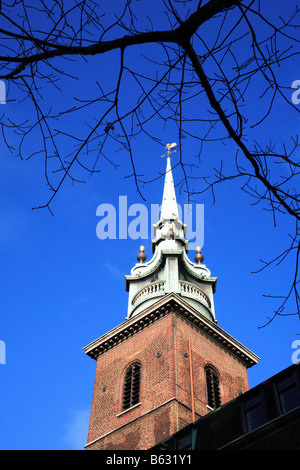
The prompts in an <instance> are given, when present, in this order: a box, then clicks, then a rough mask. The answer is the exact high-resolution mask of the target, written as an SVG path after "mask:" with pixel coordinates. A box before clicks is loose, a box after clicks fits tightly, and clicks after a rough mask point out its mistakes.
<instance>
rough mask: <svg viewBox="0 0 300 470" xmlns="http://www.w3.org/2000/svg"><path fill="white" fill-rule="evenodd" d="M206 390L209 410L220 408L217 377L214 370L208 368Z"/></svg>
mask: <svg viewBox="0 0 300 470" xmlns="http://www.w3.org/2000/svg"><path fill="white" fill-rule="evenodd" d="M205 371H206V388H207V404H208V406H210V407H211V408H214V409H215V408H218V407H219V406H221V393H220V383H219V376H218V374H217V372H216V371H215V369H214V368H213V367H211V366H208V367H207V368H206V369H205Z"/></svg>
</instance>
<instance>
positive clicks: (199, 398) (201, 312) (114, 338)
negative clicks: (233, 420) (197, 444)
mask: <svg viewBox="0 0 300 470" xmlns="http://www.w3.org/2000/svg"><path fill="white" fill-rule="evenodd" d="M153 229H154V237H155V238H154V240H153V241H152V251H153V256H152V259H151V260H150V261H149V262H146V256H145V254H144V248H143V247H141V251H140V253H139V254H138V256H137V258H138V263H137V264H136V265H135V266H134V267H133V268H132V270H131V274H130V275H129V276H125V282H126V290H127V291H128V293H129V295H128V297H129V298H128V312H127V317H126V319H125V321H124V322H123V323H121V324H120V325H118V326H116V327H115V328H114V329H113V330H111V331H109V332H108V333H106V334H104V335H103V336H102V337H100V338H98V339H96V340H95V341H93V342H92V343H91V344H89V345H88V346H86V347H85V348H84V351H85V353H86V354H87V355H89V356H90V357H91V358H93V359H95V360H96V361H97V364H96V374H95V383H94V392H93V400H92V407H91V415H90V425H89V433H88V442H87V445H86V449H87V450H144V449H150V448H151V447H152V446H154V445H155V444H157V443H159V442H160V441H162V440H164V439H166V438H167V437H168V436H171V435H172V434H174V433H175V432H177V431H178V430H179V429H181V428H182V427H184V426H186V425H187V424H189V423H191V422H193V421H195V420H196V419H198V418H200V417H201V416H204V415H206V414H207V413H210V412H211V411H212V410H214V409H216V408H218V407H219V406H221V405H222V404H224V403H226V402H228V401H229V400H232V399H233V398H235V397H236V396H237V395H238V394H239V393H241V392H242V393H244V392H245V391H247V390H248V388H249V387H248V376H247V368H248V367H251V366H253V365H254V364H256V363H257V361H258V360H259V358H258V357H257V356H256V355H255V354H253V353H252V352H251V351H249V349H247V348H246V347H245V346H243V345H242V344H241V343H240V342H238V341H237V340H236V339H234V338H233V337H231V336H230V335H229V334H228V333H226V332H225V331H224V330H222V329H221V328H220V327H219V326H218V325H217V321H216V318H215V311H214V299H213V294H214V292H215V288H216V281H217V279H216V278H215V277H212V276H211V273H210V271H209V269H208V268H207V267H206V266H205V265H204V264H203V256H202V254H201V251H200V248H199V249H197V253H196V256H195V258H194V259H195V262H192V261H190V259H189V258H188V256H187V253H188V241H187V240H186V238H185V235H186V226H185V225H184V224H183V223H182V222H181V220H180V219H179V214H178V207H177V202H176V195H175V189H174V183H173V177H172V169H171V162H170V147H168V146H167V169H166V175H165V185H164V192H163V201H162V206H161V216H160V220H159V221H158V222H157V223H156V224H155V225H154V226H153Z"/></svg>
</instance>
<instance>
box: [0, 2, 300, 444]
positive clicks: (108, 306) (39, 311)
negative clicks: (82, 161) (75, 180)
mask: <svg viewBox="0 0 300 470" xmlns="http://www.w3.org/2000/svg"><path fill="white" fill-rule="evenodd" d="M272 3H273V2H272ZM270 4H271V2H270ZM93 64H95V62H94V63H92V68H93V66H94V65H93ZM96 73H98V71H97V69H96V68H95V74H96ZM282 77H283V79H284V82H285V83H286V86H287V87H289V86H290V85H291V83H292V82H293V81H294V80H297V79H300V75H299V74H298V75H297V68H296V67H295V68H293V67H292V66H291V67H289V68H286V69H285V70H284V71H283V72H282ZM87 79H88V78H87ZM288 93H289V91H287V94H288ZM64 97H65V99H67V97H66V96H65V95H64ZM1 106H2V108H3V109H2V108H1V111H3V110H4V107H6V106H7V107H8V106H12V105H11V104H9V103H7V104H5V105H1ZM299 106H300V105H299ZM73 122H75V125H76V126H77V128H78V130H80V127H81V122H80V121H79V120H78V121H76V120H75V121H73ZM271 123H272V124H270V123H268V124H266V125H265V127H262V129H261V130H257V137H258V138H263V137H264V136H265V135H270V136H272V137H278V138H279V139H282V138H284V137H285V136H290V135H295V134H296V132H297V131H298V130H299V117H298V115H297V113H295V112H294V113H293V112H292V111H291V110H290V109H289V108H288V105H287V104H285V103H282V104H280V105H279V106H278V108H277V110H276V113H275V116H274V119H273V120H272V121H271ZM155 125H156V129H158V128H159V122H157V121H156V124H155ZM159 132H160V136H161V138H162V140H164V139H165V143H167V142H172V141H174V140H175V141H176V137H175V138H174V136H173V135H172V134H171V133H168V132H166V131H165V130H164V129H163V127H162V128H161V130H160V131H159ZM1 145H2V148H1V158H0V179H1V184H0V196H1V207H0V210H1V214H0V253H1V258H0V259H1V268H0V272H1V318H0V340H1V341H3V342H4V343H5V347H6V360H5V364H0V380H1V386H0V403H1V409H0V423H1V425H0V448H1V449H29V450H30V449H82V448H83V446H84V445H85V443H86V438H87V427H88V418H89V412H90V406H91V400H92V392H93V382H94V373H95V361H93V360H92V359H90V358H89V357H88V356H86V355H85V354H84V352H83V351H82V348H83V347H84V346H86V345H87V344H88V343H90V342H91V341H93V340H94V339H96V338H98V337H99V336H101V335H102V334H104V333H106V332H108V331H109V330H110V329H112V328H113V327H115V326H117V325H118V324H119V323H121V322H123V321H124V320H125V317H126V311H127V293H126V291H125V281H124V275H126V274H130V270H131V268H132V267H133V265H134V264H135V263H136V256H137V254H138V252H139V246H140V245H141V244H143V245H144V246H145V252H146V255H147V258H148V260H149V259H150V257H151V232H150V229H149V232H148V238H147V239H143V240H132V239H130V238H128V239H119V237H117V238H116V239H111V240H110V239H106V240H100V239H99V238H98V237H97V234H96V227H97V223H98V222H99V220H100V218H99V216H97V215H96V211H97V207H98V206H99V205H101V204H104V203H106V204H112V205H113V206H114V207H115V209H116V213H117V215H118V214H119V206H118V203H119V197H120V196H126V197H127V202H128V207H129V206H131V205H132V204H135V203H144V204H145V205H146V207H147V208H148V210H149V214H150V207H151V204H160V203H161V199H162V192H163V179H162V178H160V179H158V180H156V181H155V182H154V183H153V184H151V185H146V186H145V187H144V188H143V191H144V192H143V194H144V196H145V199H146V202H143V201H142V200H141V198H140V197H139V195H138V194H137V192H136V188H135V186H134V184H133V181H132V180H131V179H128V178H124V176H126V175H128V173H129V171H128V157H126V156H125V154H124V153H123V154H122V156H121V155H119V154H112V155H111V156H112V157H113V158H115V159H116V160H117V161H119V162H121V161H124V160H125V162H124V163H123V164H122V165H121V166H120V167H119V168H118V169H115V168H113V167H112V166H111V165H109V163H108V162H104V164H103V166H102V171H101V173H99V174H98V175H94V176H93V177H91V178H87V183H86V184H78V185H73V186H72V185H70V184H66V185H64V186H63V187H62V189H61V191H60V192H59V194H58V195H57V198H56V199H55V201H54V203H53V205H52V206H51V207H52V210H53V212H54V216H52V215H51V214H50V213H49V211H47V209H44V210H32V207H35V206H38V205H40V204H43V203H44V202H45V201H46V200H47V197H48V195H49V193H48V192H47V188H46V185H45V181H44V179H43V168H42V163H39V160H38V159H37V158H36V159H31V160H28V161H21V160H20V159H18V158H15V157H14V156H13V155H11V154H10V153H9V152H8V151H7V150H6V149H5V147H4V145H3V143H2V144H1ZM134 150H135V152H136V153H135V155H137V156H139V157H138V161H139V164H138V171H140V172H141V173H143V174H144V175H145V177H147V178H148V179H151V178H152V177H153V176H155V175H157V174H158V172H161V173H163V172H164V170H165V164H166V162H165V159H162V158H161V155H162V154H163V152H164V150H163V147H162V146H160V145H158V144H155V143H154V142H152V143H151V144H149V143H147V145H146V146H145V145H144V141H143V139H142V138H140V139H137V141H136V143H135V147H134ZM183 152H184V153H185V154H186V155H192V154H193V152H195V147H194V146H193V144H192V143H191V142H190V140H189V139H185V141H184V146H183ZM203 152H204V153H203V157H202V160H203V161H202V163H201V165H200V167H199V171H200V172H202V174H205V172H206V168H208V166H206V158H208V157H207V154H215V155H223V156H224V158H226V155H229V154H232V153H233V152H234V148H233V147H231V146H230V145H227V146H224V145H222V144H215V145H211V146H209V147H205V148H204V151H203ZM122 159H123V160H122ZM173 161H174V162H175V164H176V154H174V158H173ZM173 176H174V180H175V184H176V183H179V182H180V181H181V178H182V175H181V174H180V172H179V169H178V168H176V169H175V170H174V173H173ZM239 188H240V182H237V181H232V182H229V183H224V185H219V187H218V188H217V189H216V201H215V204H214V203H213V200H212V197H211V195H210V194H208V193H207V194H204V195H202V196H201V197H199V198H198V199H197V201H196V202H197V203H199V204H204V215H205V219H204V245H203V250H202V252H203V255H204V257H205V259H204V263H205V264H206V265H207V267H208V268H209V269H210V270H211V273H212V276H216V277H218V283H217V292H216V294H215V308H216V317H217V319H218V324H219V326H220V327H221V328H223V329H224V330H225V331H227V332H228V333H229V334H231V335H232V336H233V337H235V338H236V339H237V340H239V341H240V342H241V343H243V344H244V345H245V346H246V347H248V348H249V349H250V350H252V351H253V352H254V353H256V354H257V355H258V356H259V357H260V358H261V360H260V361H259V363H258V364H257V365H256V366H254V367H253V368H252V369H250V370H249V383H250V387H252V386H254V385H256V384H257V383H260V382H261V381H263V380H265V379H267V378H268V377H270V376H272V375H273V374H275V373H277V372H279V371H280V370H282V369H284V368H286V367H288V366H289V365H291V364H292V359H291V357H292V353H293V349H292V343H293V342H294V341H295V340H297V339H299V336H297V333H299V320H298V319H297V317H294V316H292V317H285V318H284V317H278V318H276V319H275V320H274V321H273V322H272V323H271V324H270V325H268V326H266V327H264V328H260V327H261V326H262V325H264V324H265V323H266V322H267V318H268V317H270V316H272V315H273V310H274V307H275V306H277V305H278V302H275V303H274V301H272V300H270V299H267V298H265V297H263V295H264V294H269V293H273V294H274V293H275V294H276V293H280V294H282V292H283V289H284V292H286V289H287V287H288V285H289V280H291V279H292V276H293V274H294V271H293V268H294V266H293V263H292V261H289V259H287V260H286V262H285V263H283V264H281V265H280V266H278V267H274V268H272V269H269V270H267V271H264V272H262V273H260V274H253V273H252V272H253V271H255V270H257V269H258V268H260V267H261V263H260V261H259V260H260V259H264V260H266V261H268V260H270V259H271V258H272V257H273V256H274V255H277V254H278V253H280V252H281V251H282V248H283V247H285V246H286V243H287V240H288V232H289V230H292V224H290V222H288V220H287V218H286V217H284V216H282V217H280V218H279V219H278V224H277V226H276V228H274V227H273V220H272V215H271V213H268V212H266V211H264V210H262V208H261V207H260V206H259V205H251V203H252V202H253V201H252V199H251V198H249V196H248V195H247V194H245V193H243V192H241V191H240V189H239ZM176 191H177V200H178V203H179V204H181V205H183V204H185V203H186V202H187V201H186V195H185V194H184V193H181V192H180V188H179V187H177V189H176ZM133 219H134V217H130V216H129V217H128V220H129V221H131V220H133ZM289 224H290V225H289ZM194 254H195V253H194V252H191V253H190V254H189V256H190V258H191V259H192V260H193V257H194Z"/></svg>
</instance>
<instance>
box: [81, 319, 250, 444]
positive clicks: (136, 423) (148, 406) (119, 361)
mask: <svg viewBox="0 0 300 470" xmlns="http://www.w3.org/2000/svg"><path fill="white" fill-rule="evenodd" d="M189 339H190V341H191V347H192V365H193V378H194V396H195V411H196V413H197V415H196V418H197V417H199V416H202V415H204V414H206V413H207V412H209V410H208V408H207V407H206V384H205V374H204V367H205V365H207V364H208V363H210V364H212V365H214V366H215V368H216V369H217V370H218V371H219V374H220V384H221V394H222V403H225V402H227V401H229V400H231V399H232V398H234V397H236V396H237V395H238V389H241V390H242V391H243V392H244V391H246V390H247V389H248V378H247V372H246V369H245V367H244V366H243V365H242V364H240V363H239V362H238V361H237V360H236V359H235V358H234V357H232V356H231V355H230V354H228V353H227V352H226V351H224V350H223V349H222V348H221V347H220V346H218V345H217V344H216V343H214V342H213V341H212V340H211V339H209V338H207V337H206V336H205V335H203V333H201V332H200V331H198V330H197V329H196V328H194V327H192V326H191V325H190V324H188V323H187V322H186V321H184V320H183V319H182V318H181V317H179V316H177V315H175V314H173V313H170V314H168V315H166V316H165V317H163V318H161V319H160V320H157V321H155V322H154V323H153V324H151V325H149V326H148V327H146V328H145V329H144V330H141V331H140V332H138V333H136V334H134V335H133V336H132V337H130V338H127V339H126V340H125V341H124V342H123V343H120V344H118V345H117V346H115V347H114V348H112V349H111V350H108V351H107V352H105V353H104V354H103V355H102V356H100V357H99V358H98V361H97V366H96V374H95V384H94V393H93V402H92V409H91V418H90V427H89V435H88V443H90V442H92V441H94V442H93V444H91V445H88V446H87V449H110V450H114V449H115V450H117V449H128V450H134V449H136V450H137V449H147V448H150V447H152V446H153V445H155V444H156V443H158V442H160V441H162V440H163V439H165V438H167V437H168V436H170V435H171V434H174V433H175V432H176V431H177V430H179V429H180V428H181V427H183V426H185V425H186V424H188V423H189V422H191V420H192V414H191V390H190V369H189V357H185V356H184V355H183V351H186V352H188V351H189V344H188V340H189ZM159 350H160V351H162V355H161V356H160V357H157V352H158V351H159ZM136 360H138V361H140V363H141V391H140V397H141V399H140V402H141V403H140V404H138V405H136V406H135V407H134V408H132V409H130V410H127V411H125V412H122V389H123V379H124V374H125V370H126V368H127V366H128V365H129V364H130V363H131V362H133V361H136ZM176 384H177V386H176ZM104 385H106V386H107V389H106V391H105V392H103V386H104ZM112 431H113V432H112ZM99 438H101V439H99Z"/></svg>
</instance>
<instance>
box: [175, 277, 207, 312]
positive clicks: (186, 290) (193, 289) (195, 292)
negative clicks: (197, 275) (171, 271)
mask: <svg viewBox="0 0 300 470" xmlns="http://www.w3.org/2000/svg"><path fill="white" fill-rule="evenodd" d="M179 282H180V286H181V292H182V293H183V294H187V295H189V296H192V297H195V298H198V299H199V300H201V301H202V302H203V303H205V304H206V305H207V306H208V307H209V308H210V307H211V305H210V300H209V298H208V297H207V295H206V294H204V292H202V290H201V289H199V287H197V286H195V285H194V284H190V283H189V282H186V281H179Z"/></svg>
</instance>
